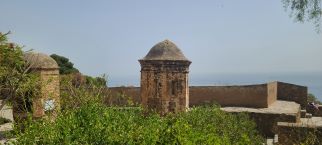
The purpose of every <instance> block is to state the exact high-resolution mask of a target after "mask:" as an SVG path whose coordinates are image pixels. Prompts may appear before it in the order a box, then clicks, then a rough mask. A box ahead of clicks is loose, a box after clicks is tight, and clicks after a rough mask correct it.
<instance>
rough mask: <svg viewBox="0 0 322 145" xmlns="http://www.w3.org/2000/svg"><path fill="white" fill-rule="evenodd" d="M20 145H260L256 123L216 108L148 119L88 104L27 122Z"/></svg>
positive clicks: (138, 110)
mask: <svg viewBox="0 0 322 145" xmlns="http://www.w3.org/2000/svg"><path fill="white" fill-rule="evenodd" d="M16 131H17V140H16V142H15V143H16V144H226V145H229V144H261V142H263V140H262V138H261V137H260V136H259V134H258V133H257V131H255V124H254V123H253V122H251V121H249V119H248V117H247V116H246V115H245V114H240V115H232V114H227V113H224V112H222V111H221V110H220V109H219V108H218V107H216V106H209V107H198V108H192V109H191V110H190V111H188V112H184V113H181V114H170V115H167V116H164V117H160V116H159V115H157V114H150V115H144V113H143V111H142V109H141V108H116V107H106V106H103V105H100V104H98V103H89V104H87V105H83V106H81V107H80V108H77V109H72V110H67V111H63V112H62V113H61V114H60V115H59V116H58V118H57V120H56V121H55V123H53V122H51V121H48V120H45V119H44V120H37V121H27V122H25V129H24V131H23V132H22V131H19V130H16Z"/></svg>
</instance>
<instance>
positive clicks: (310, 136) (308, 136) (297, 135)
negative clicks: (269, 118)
mask: <svg viewBox="0 0 322 145" xmlns="http://www.w3.org/2000/svg"><path fill="white" fill-rule="evenodd" d="M277 133H278V143H279V144H282V145H288V144H300V143H304V144H314V145H321V144H322V127H316V126H307V125H303V124H301V123H287V122H279V123H278V132H277Z"/></svg>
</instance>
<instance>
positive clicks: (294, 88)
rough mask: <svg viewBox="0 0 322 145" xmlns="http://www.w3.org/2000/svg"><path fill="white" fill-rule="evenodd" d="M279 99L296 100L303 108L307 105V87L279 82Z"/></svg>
mask: <svg viewBox="0 0 322 145" xmlns="http://www.w3.org/2000/svg"><path fill="white" fill-rule="evenodd" d="M277 88H278V89H277V99H278V100H286V101H294V102H296V103H299V104H300V105H301V108H302V109H305V107H306V105H307V87H305V86H300V85H295V84H289V83H283V82H277Z"/></svg>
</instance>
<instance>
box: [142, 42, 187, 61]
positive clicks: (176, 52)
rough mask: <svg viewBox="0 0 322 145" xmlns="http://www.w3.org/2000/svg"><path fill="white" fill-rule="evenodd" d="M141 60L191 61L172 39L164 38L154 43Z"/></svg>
mask: <svg viewBox="0 0 322 145" xmlns="http://www.w3.org/2000/svg"><path fill="white" fill-rule="evenodd" d="M141 60H183V61H189V60H188V59H187V58H186V57H185V56H184V55H183V53H182V52H181V50H180V49H179V48H178V47H177V46H176V45H175V44H174V43H173V42H171V41H170V40H164V41H162V42H159V43H158V44H156V45H154V46H153V47H152V48H151V49H150V51H149V53H148V54H147V55H146V56H145V57H144V58H143V59H141Z"/></svg>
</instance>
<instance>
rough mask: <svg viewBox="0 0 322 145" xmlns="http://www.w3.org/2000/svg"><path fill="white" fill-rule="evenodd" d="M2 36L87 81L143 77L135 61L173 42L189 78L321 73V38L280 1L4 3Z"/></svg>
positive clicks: (0, 14) (0, 22)
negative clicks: (65, 62) (59, 61)
mask: <svg viewBox="0 0 322 145" xmlns="http://www.w3.org/2000/svg"><path fill="white" fill-rule="evenodd" d="M0 7H1V8H0V18H1V19H0V32H7V31H9V30H10V31H11V32H12V34H11V35H9V40H10V41H13V42H15V43H18V44H20V45H24V46H25V47H24V50H29V49H33V50H34V51H36V52H42V53H46V54H48V55H50V54H53V53H55V54H58V55H62V56H65V57H67V58H69V59H70V61H71V62H73V63H74V66H75V67H76V68H78V69H79V70H80V71H81V72H82V73H83V74H86V75H91V76H99V75H101V74H107V75H108V76H110V78H112V79H113V78H130V77H136V78H138V79H139V76H140V65H139V62H138V59H140V58H143V57H144V56H145V55H146V54H147V53H148V51H149V50H150V48H152V47H153V46H154V45H155V44H156V43H158V42H160V41H163V40H165V39H169V40H171V41H173V42H174V43H175V44H176V45H177V46H178V47H179V48H180V49H181V50H182V51H183V53H184V54H185V56H186V57H187V58H188V59H190V60H191V61H192V64H191V66H190V74H191V75H203V74H220V73H222V74H223V73H240V74H245V73H293V72H322V57H321V55H322V34H321V33H320V34H317V33H316V31H315V30H314V29H315V28H314V25H313V24H312V23H295V22H294V20H293V19H292V18H290V17H289V14H290V13H289V12H288V11H285V9H284V7H283V4H282V2H281V1H280V0H269V1H268V0H243V1H236V0H203V1H196V0H162V1H161V0H159V1H156V0H91V1H89V0H88V1H85V0H68V1H67V0H52V1H50V0H28V1H21V0H2V1H1V4H0Z"/></svg>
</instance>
